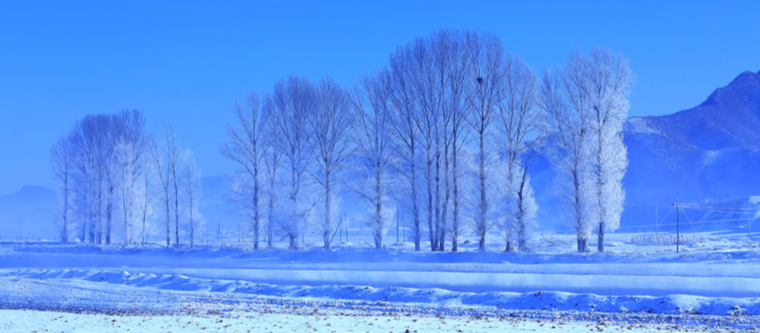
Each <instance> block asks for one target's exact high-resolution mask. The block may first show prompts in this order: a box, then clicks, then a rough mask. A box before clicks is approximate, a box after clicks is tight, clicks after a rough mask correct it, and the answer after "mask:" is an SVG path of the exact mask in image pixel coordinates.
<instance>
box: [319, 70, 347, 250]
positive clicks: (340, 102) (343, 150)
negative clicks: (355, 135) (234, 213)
mask: <svg viewBox="0 0 760 333" xmlns="http://www.w3.org/2000/svg"><path fill="white" fill-rule="evenodd" d="M308 115H309V117H308V118H309V122H310V125H311V139H312V146H313V147H314V150H315V152H316V153H315V154H314V158H315V161H316V163H315V164H316V166H317V168H318V171H317V174H316V175H315V177H314V178H315V179H316V180H317V182H318V183H319V184H320V185H321V186H322V187H323V189H324V195H325V199H324V212H323V213H324V218H323V220H322V225H321V230H320V231H321V233H322V239H323V242H324V249H325V250H326V251H329V250H330V243H331V241H332V237H331V236H332V235H333V234H334V233H335V231H336V229H335V226H334V223H333V221H334V220H335V218H336V217H337V216H333V211H332V208H333V207H332V205H333V203H332V201H333V196H334V195H335V194H334V193H333V190H334V183H335V180H334V179H333V177H334V174H335V172H336V171H338V170H339V169H340V168H341V167H342V165H343V164H344V162H345V160H346V158H348V157H349V156H350V155H351V152H352V149H351V147H350V141H349V139H348V135H349V133H348V131H349V130H350V125H351V100H350V96H349V94H348V92H347V91H346V90H345V89H344V88H343V87H341V86H340V85H338V83H337V82H335V81H334V80H333V79H332V78H330V77H326V78H324V79H322V81H321V82H320V83H319V87H318V88H317V101H316V104H315V105H314V108H313V109H312V111H311V112H309V113H308Z"/></svg>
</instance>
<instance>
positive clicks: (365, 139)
mask: <svg viewBox="0 0 760 333" xmlns="http://www.w3.org/2000/svg"><path fill="white" fill-rule="evenodd" d="M390 80H391V78H390V74H389V73H388V72H387V71H379V72H376V73H374V74H372V75H367V76H365V77H364V78H363V79H362V81H361V84H360V85H359V86H357V87H356V89H355V92H354V96H353V97H354V98H353V105H354V110H355V117H354V123H353V131H354V135H353V139H354V142H355V144H356V147H357V150H356V160H357V165H356V168H357V169H358V170H357V171H356V174H357V177H356V182H357V184H354V185H353V186H352V187H353V188H354V189H355V191H356V192H357V193H358V194H359V196H360V197H361V198H362V199H364V200H366V202H368V203H369V206H370V209H369V211H370V218H368V219H367V224H368V226H369V227H370V229H371V230H372V238H373V239H374V241H375V248H376V249H382V247H383V236H384V235H385V232H386V231H387V228H388V225H389V224H390V222H391V221H392V219H391V218H392V216H391V214H389V209H388V205H387V201H388V198H387V197H388V182H389V180H388V176H389V175H388V173H389V171H390V167H391V165H392V163H393V159H392V157H393V155H392V137H391V131H392V129H391V127H392V123H391V116H392V115H391V112H392V111H391V93H392V92H391V88H392V87H391V84H390Z"/></svg>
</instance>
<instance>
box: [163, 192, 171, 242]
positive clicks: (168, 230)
mask: <svg viewBox="0 0 760 333" xmlns="http://www.w3.org/2000/svg"><path fill="white" fill-rule="evenodd" d="M164 192H166V200H164V202H165V203H166V247H169V246H171V245H172V243H171V240H172V228H171V225H172V218H171V210H170V208H169V188H168V187H166V188H164Z"/></svg>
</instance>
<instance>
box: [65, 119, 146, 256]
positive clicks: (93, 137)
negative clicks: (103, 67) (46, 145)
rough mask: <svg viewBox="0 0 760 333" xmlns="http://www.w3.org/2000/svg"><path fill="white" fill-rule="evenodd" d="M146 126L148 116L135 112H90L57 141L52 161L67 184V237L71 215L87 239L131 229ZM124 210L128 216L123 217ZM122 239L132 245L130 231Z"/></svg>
mask: <svg viewBox="0 0 760 333" xmlns="http://www.w3.org/2000/svg"><path fill="white" fill-rule="evenodd" d="M144 128H145V120H144V118H143V116H142V114H141V113H140V112H138V111H135V110H133V111H122V112H119V113H117V114H114V115H104V114H99V115H88V116H86V117H84V118H83V119H82V120H81V121H78V122H77V123H76V125H75V126H74V128H73V130H72V132H71V134H70V135H69V136H67V137H66V138H64V139H61V141H59V142H58V143H57V144H56V146H55V147H54V149H53V152H52V155H53V156H52V161H51V162H52V163H53V171H54V174H55V176H56V178H57V179H59V180H60V181H61V182H62V184H63V187H64V189H63V197H64V198H63V201H64V202H63V205H62V206H63V208H62V209H63V210H64V211H65V212H66V214H67V215H66V226H67V228H66V231H65V233H67V234H68V235H67V236H66V238H69V237H70V236H71V235H70V234H69V230H68V226H69V224H71V223H70V221H71V220H72V219H73V220H74V221H71V222H73V223H74V224H76V225H77V226H78V230H77V238H79V240H80V241H83V242H84V241H89V242H90V243H99V244H100V243H103V242H105V243H107V244H110V243H111V242H112V236H113V232H114V230H120V229H125V230H126V229H129V227H130V226H131V223H130V222H129V216H128V215H129V214H131V213H130V212H132V211H133V210H134V209H135V207H134V205H132V203H133V202H134V201H133V200H132V199H134V193H135V191H136V190H135V189H134V186H132V185H134V183H135V181H136V180H137V179H138V178H139V176H140V175H141V172H142V165H143V164H144V160H145V155H146V151H147V149H146V147H147V144H146V142H147V141H148V137H149V135H147V134H146V133H145V129H144ZM66 163H69V164H68V165H66ZM66 168H68V170H64V169H66ZM125 194H129V195H125ZM125 203H126V205H125ZM125 207H126V208H125ZM120 212H125V214H126V215H125V216H126V217H127V218H125V219H120V218H119V216H120V215H121V214H120ZM69 214H70V215H69ZM119 221H122V222H125V223H119ZM116 224H118V225H116ZM126 224H129V225H126ZM125 225H126V227H124V226H125ZM121 227H124V228H121ZM124 239H125V241H126V242H127V243H128V242H129V240H130V234H124Z"/></svg>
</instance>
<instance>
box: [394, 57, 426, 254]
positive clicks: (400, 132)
mask: <svg viewBox="0 0 760 333" xmlns="http://www.w3.org/2000/svg"><path fill="white" fill-rule="evenodd" d="M388 71H389V79H390V83H389V84H390V86H391V92H390V101H391V106H392V108H391V117H390V125H391V134H392V137H393V141H392V142H391V144H392V146H391V147H392V148H393V151H394V154H395V156H396V157H397V158H398V160H397V162H396V163H394V165H393V170H394V171H395V173H396V174H398V175H400V177H398V178H399V179H403V182H401V184H402V186H399V187H398V190H397V191H395V193H396V194H397V197H398V202H399V207H401V208H404V209H406V210H407V211H409V213H410V214H408V216H411V219H412V221H411V222H412V223H411V224H412V238H413V239H414V250H415V251H420V249H421V246H420V243H421V241H422V230H421V228H420V198H419V195H420V193H419V188H420V184H419V178H418V175H419V173H418V169H419V167H420V161H419V158H420V152H421V148H420V144H419V130H418V126H417V122H416V121H417V119H416V117H415V114H416V111H415V110H416V108H417V106H416V103H415V98H414V93H415V92H414V88H413V87H412V80H413V77H414V69H413V68H412V61H411V52H409V50H408V48H406V47H399V48H397V49H396V51H395V52H394V53H393V55H391V58H390V66H389V70H388Z"/></svg>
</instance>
